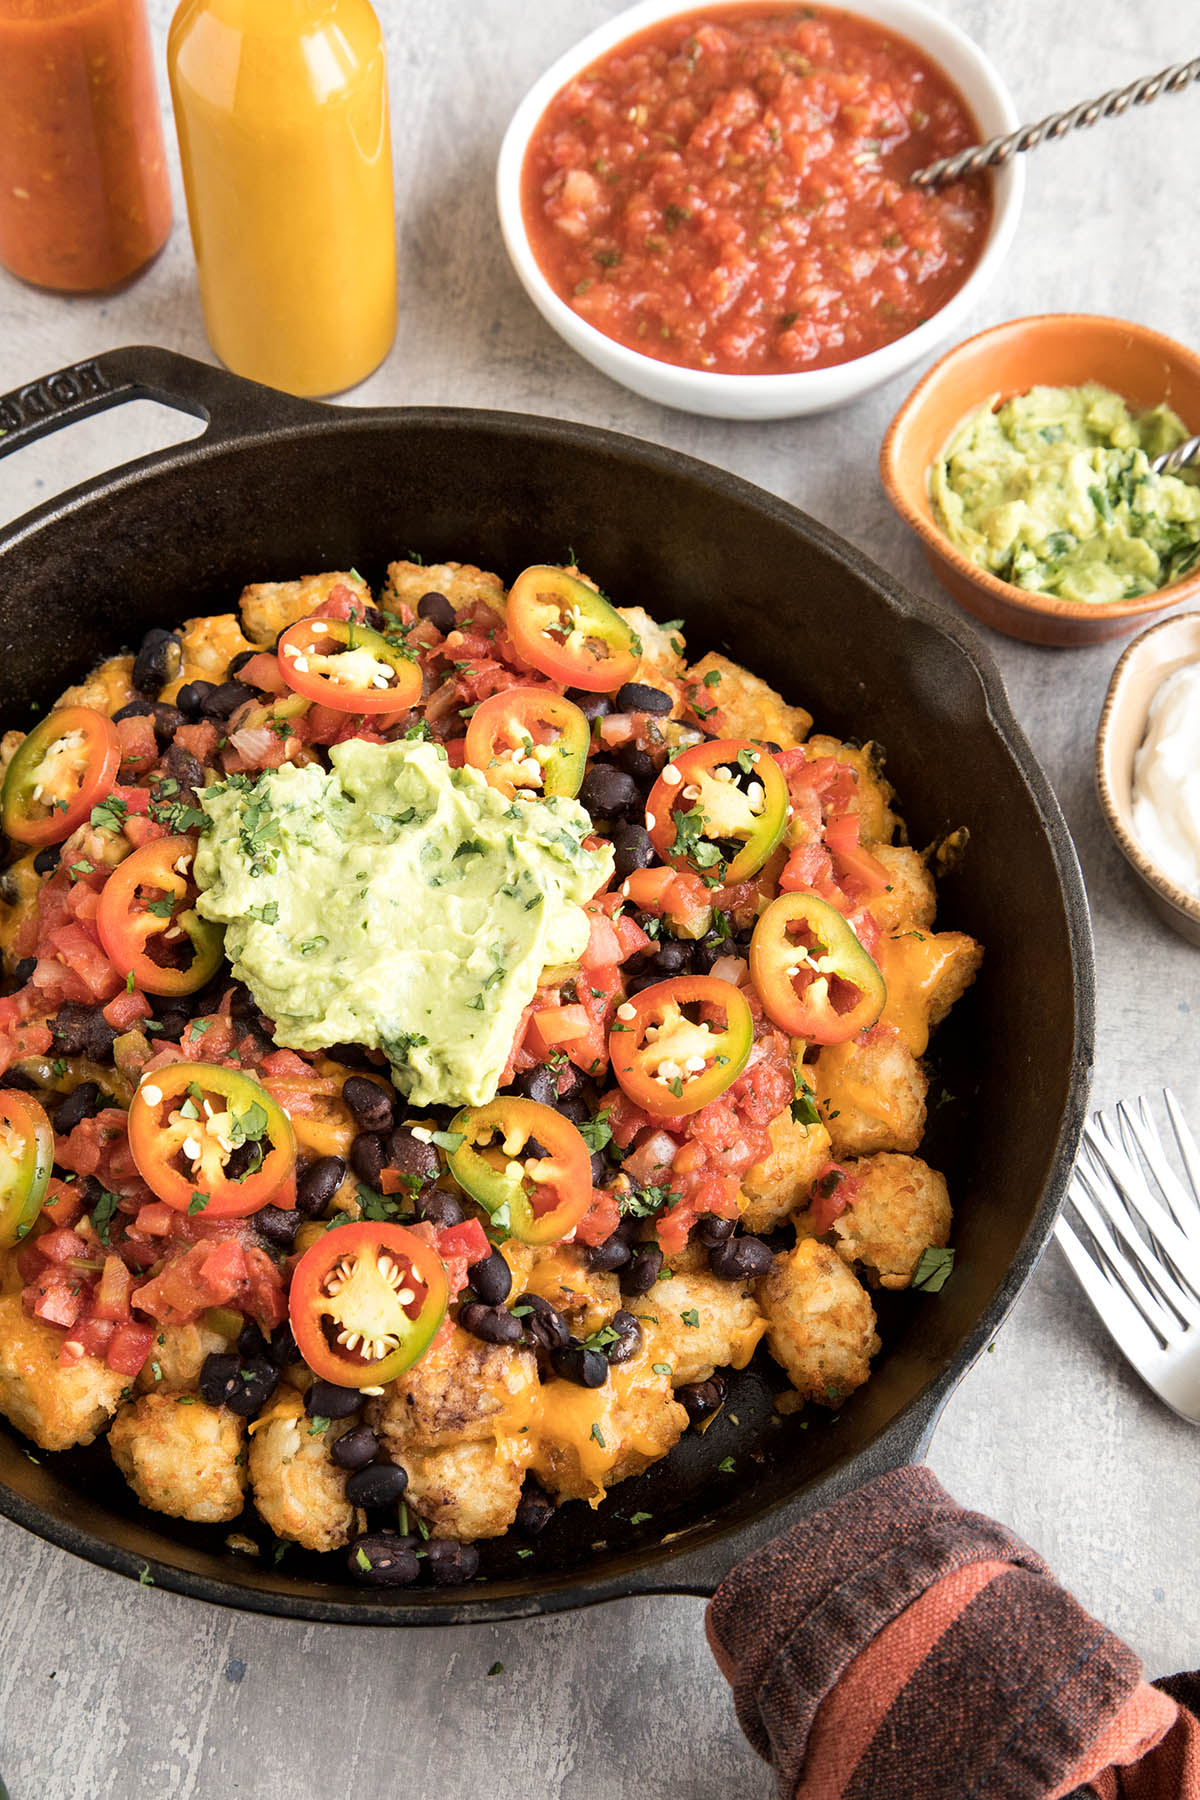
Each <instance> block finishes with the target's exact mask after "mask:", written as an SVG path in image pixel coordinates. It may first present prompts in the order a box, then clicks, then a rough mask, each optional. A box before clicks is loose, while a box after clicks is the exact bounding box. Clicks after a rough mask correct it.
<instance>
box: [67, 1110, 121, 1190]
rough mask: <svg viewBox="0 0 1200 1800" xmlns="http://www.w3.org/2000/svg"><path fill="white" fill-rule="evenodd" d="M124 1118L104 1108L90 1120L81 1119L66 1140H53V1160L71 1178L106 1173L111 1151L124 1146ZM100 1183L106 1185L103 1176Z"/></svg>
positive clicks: (104, 1176)
mask: <svg viewBox="0 0 1200 1800" xmlns="http://www.w3.org/2000/svg"><path fill="white" fill-rule="evenodd" d="M126 1142H127V1139H126V1115H125V1113H123V1112H122V1111H121V1109H120V1107H117V1106H106V1107H105V1108H104V1109H103V1111H102V1112H98V1113H96V1114H95V1115H94V1116H93V1117H92V1118H90V1119H81V1120H80V1122H79V1124H78V1125H76V1127H75V1129H74V1130H73V1131H72V1132H71V1133H70V1134H69V1135H68V1136H67V1137H56V1138H55V1140H54V1160H55V1162H56V1163H57V1164H58V1166H59V1168H60V1169H69V1170H70V1171H71V1173H72V1174H73V1175H95V1174H96V1173H97V1171H102V1170H105V1169H106V1165H107V1163H108V1162H109V1161H110V1160H111V1157H112V1153H113V1149H114V1147H116V1146H122V1145H125V1144H126ZM101 1179H102V1180H105V1181H106V1185H111V1184H109V1183H108V1182H107V1176H106V1173H102V1175H101Z"/></svg>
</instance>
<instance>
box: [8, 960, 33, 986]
mask: <svg viewBox="0 0 1200 1800" xmlns="http://www.w3.org/2000/svg"><path fill="white" fill-rule="evenodd" d="M36 968H37V957H36V956H23V957H22V958H21V960H20V962H18V963H16V964H14V966H13V980H14V981H15V982H16V983H17V986H18V987H24V986H25V983H26V982H27V981H28V980H29V979H30V977H31V976H32V974H33V971H34V970H35V969H36Z"/></svg>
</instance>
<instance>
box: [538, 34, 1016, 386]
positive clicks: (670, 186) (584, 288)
mask: <svg viewBox="0 0 1200 1800" xmlns="http://www.w3.org/2000/svg"><path fill="white" fill-rule="evenodd" d="M978 135H979V134H978V128H977V127H976V124H975V121H974V119H973V118H972V116H971V113H970V111H969V109H968V107H967V105H966V103H965V102H964V100H963V99H962V96H961V95H960V94H959V93H958V92H957V91H956V89H955V88H954V87H953V86H952V85H951V83H950V82H949V81H948V80H947V79H946V77H945V76H944V75H943V74H942V73H941V71H940V70H939V69H938V68H937V67H936V65H935V64H934V63H932V62H931V61H930V60H929V58H928V57H926V56H925V55H923V54H922V52H921V51H920V50H918V49H917V48H916V47H915V46H914V45H912V44H910V43H908V42H907V41H906V40H905V39H904V38H900V37H897V36H895V35H894V34H893V33H891V32H888V31H886V30H884V29H883V28H882V27H880V26H878V25H876V24H873V23H871V22H870V21H868V20H866V19H860V18H856V17H855V16H853V15H852V14H850V13H844V12H835V11H832V10H827V9H825V8H818V7H812V6H785V7H779V6H762V7H753V6H752V7H747V6H717V7H714V8H712V9H711V10H709V11H706V12H694V13H687V14H684V15H682V16H680V17H679V18H675V19H669V20H666V21H665V22H664V23H662V24H659V25H655V26H652V27H651V28H650V29H649V30H647V31H644V32H641V33H639V35H638V36H636V37H633V38H630V39H629V40H628V41H627V42H626V43H624V44H621V45H619V46H618V47H617V49H615V50H613V51H610V52H609V53H608V55H606V56H604V57H601V59H600V60H599V61H598V62H596V63H593V64H592V66H591V67H590V68H588V69H586V70H585V71H584V72H583V73H582V74H581V75H578V76H576V77H575V79H574V80H572V81H570V82H568V84H567V85H566V87H564V88H563V89H562V90H561V91H560V92H559V93H558V94H557V95H556V96H555V98H554V99H553V100H552V101H551V103H550V105H549V106H548V107H547V109H546V111H545V113H544V114H543V116H542V118H541V120H540V121H539V123H538V126H537V129H536V131H535V132H534V134H533V137H532V139H531V140H530V144H529V149H528V151H527V152H526V157H525V166H524V170H523V206H524V215H525V225H526V229H527V231H528V233H529V238H530V242H531V244H532V247H533V251H534V254H535V256H536V258H537V261H538V263H539V265H540V267H541V270H542V273H543V274H544V275H545V276H546V278H547V280H549V282H550V283H551V285H552V286H553V287H554V289H555V291H556V292H557V293H558V294H559V295H561V297H562V298H563V299H564V300H565V301H566V302H567V303H568V305H570V306H571V307H573V308H574V310H575V311H576V312H577V313H578V314H579V316H580V317H581V318H583V319H586V320H587V322H588V323H589V324H591V325H594V326H595V327H596V329H597V330H598V331H602V332H603V333H604V334H605V336H607V337H610V338H615V339H616V340H617V342H618V343H622V344H626V345H628V346H629V348H630V349H634V350H640V351H642V352H643V353H644V354H645V355H648V356H654V357H657V358H658V359H659V360H660V361H663V362H673V363H680V364H683V365H684V366H685V367H687V368H693V369H707V370H710V371H712V372H714V373H718V374H727V375H744V374H758V375H770V374H789V373H793V372H795V371H797V370H803V369H817V368H823V367H826V366H828V365H830V364H833V363H843V362H850V361H852V360H853V359H854V358H855V357H859V356H863V355H865V354H866V353H867V352H868V351H870V350H877V349H879V348H880V347H881V346H882V345H884V344H890V343H891V342H892V341H893V340H894V339H896V338H899V337H903V336H904V335H905V333H907V332H909V331H912V330H913V329H914V327H915V326H917V325H919V324H921V323H922V321H923V320H925V319H927V318H929V317H930V316H931V314H933V313H935V312H937V310H938V309H939V308H940V307H942V306H944V305H945V303H946V301H947V300H948V299H949V298H950V296H951V295H952V294H953V293H954V292H955V291H956V290H957V289H958V288H959V287H961V286H962V284H963V282H964V281H965V280H966V278H967V276H968V275H969V274H970V272H971V270H972V268H973V267H974V266H975V263H976V262H977V261H978V259H979V255H980V252H981V250H982V248H983V243H984V239H985V237H986V235H987V231H988V226H989V223H990V220H991V198H990V188H989V186H988V182H987V179H986V178H984V177H975V178H973V179H971V180H969V181H963V182H959V183H956V184H955V185H953V186H951V187H947V188H943V189H941V190H940V191H939V192H936V193H924V192H922V191H920V190H918V189H916V188H913V187H911V186H909V185H908V178H909V176H910V175H911V174H912V173H913V172H914V170H916V169H919V168H921V167H922V166H923V165H924V164H926V163H929V162H932V161H933V160H934V159H935V158H936V157H939V156H945V155H948V154H950V153H951V152H953V151H955V150H959V149H961V148H963V146H964V145H966V144H969V143H973V142H977V141H978Z"/></svg>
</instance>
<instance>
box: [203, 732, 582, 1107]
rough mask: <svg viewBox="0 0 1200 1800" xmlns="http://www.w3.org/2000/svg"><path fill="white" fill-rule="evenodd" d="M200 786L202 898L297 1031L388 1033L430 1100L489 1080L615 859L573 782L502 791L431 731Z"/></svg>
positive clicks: (278, 1032) (234, 956) (464, 1094)
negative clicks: (594, 835) (556, 787)
mask: <svg viewBox="0 0 1200 1800" xmlns="http://www.w3.org/2000/svg"><path fill="white" fill-rule="evenodd" d="M329 758H330V762H331V763H332V765H333V766H332V769H331V770H330V771H329V772H328V773H327V772H326V771H325V770H324V769H322V768H320V767H318V766H317V765H316V764H309V765H306V766H304V767H297V766H295V765H293V764H290V763H285V764H284V766H283V767H282V768H281V769H272V770H269V771H267V772H266V773H264V774H262V775H260V776H258V777H257V778H254V777H240V778H239V777H236V776H234V777H230V778H229V779H228V780H226V781H224V782H221V783H219V784H218V785H217V786H215V787H211V788H208V789H207V790H206V791H205V792H204V794H203V795H202V796H201V805H202V806H203V808H204V811H205V812H206V813H207V815H208V818H209V820H210V825H209V829H208V830H207V831H206V832H205V834H204V835H203V836H202V837H201V839H200V845H199V849H198V850H197V853H196V860H195V876H196V881H197V884H198V886H199V888H200V890H201V892H200V898H199V900H198V901H197V910H198V911H199V912H200V913H201V914H202V915H203V916H204V917H205V918H206V919H212V920H214V921H215V922H216V923H218V924H221V925H224V926H225V927H226V935H225V951H226V955H227V956H228V958H229V960H230V962H231V963H232V965H233V972H234V974H235V975H236V976H237V978H238V979H239V980H240V981H243V982H245V984H246V986H247V987H248V988H249V989H250V992H251V993H252V994H253V996H254V998H255V1000H256V1001H257V1003H258V1005H259V1007H260V1008H261V1009H262V1011H263V1012H264V1013H266V1014H267V1015H268V1016H269V1017H270V1018H271V1019H273V1020H274V1022H275V1037H276V1040H277V1041H278V1042H279V1043H280V1044H284V1045H287V1046H288V1047H289V1048H291V1049H294V1050H322V1049H324V1048H326V1047H327V1046H328V1045H330V1044H335V1043H361V1044H366V1045H368V1046H370V1047H372V1048H377V1049H380V1050H382V1051H383V1052H384V1053H385V1054H386V1056H387V1058H388V1061H389V1062H390V1063H391V1065H392V1073H393V1077H394V1079H395V1082H396V1085H397V1087H398V1088H399V1089H400V1091H401V1092H402V1093H404V1094H405V1095H407V1097H408V1098H409V1099H410V1100H411V1101H412V1102H414V1103H415V1104H418V1105H436V1104H439V1103H442V1104H447V1105H459V1104H463V1105H468V1104H469V1105H481V1104H483V1103H484V1102H486V1101H488V1100H490V1099H492V1098H493V1096H494V1095H495V1092H496V1087H497V1084H498V1082H499V1078H500V1075H501V1073H502V1071H503V1069H504V1065H505V1063H506V1062H507V1060H508V1055H509V1052H510V1050H511V1048H512V1041H513V1035H514V1033H515V1031H516V1029H517V1026H518V1024H519V1022H520V1018H521V1013H522V1011H523V1009H524V1008H525V1006H526V1005H527V1004H528V1003H529V1001H530V1000H531V999H532V998H533V995H534V992H535V990H536V988H537V984H538V980H539V977H540V976H541V973H542V970H543V968H545V967H546V966H547V965H550V964H561V963H570V962H574V961H577V960H578V958H579V956H580V955H581V954H582V952H583V949H584V946H585V945H586V943H587V940H588V919H587V914H586V913H585V912H584V911H583V907H582V903H583V902H584V901H585V900H587V899H589V898H590V896H591V895H592V894H593V893H594V892H595V891H596V889H597V888H598V887H600V886H601V885H602V884H603V883H604V882H605V881H606V880H607V879H608V877H609V876H610V875H611V873H612V851H611V849H610V847H609V846H608V845H607V844H605V845H602V846H601V847H600V848H598V849H587V848H585V847H584V843H583V840H584V838H585V837H586V836H587V835H588V834H589V833H590V832H591V829H592V825H591V820H590V819H589V817H588V815H587V813H586V812H585V811H584V809H583V807H581V806H580V805H579V804H578V803H577V802H576V801H574V800H566V799H551V800H539V799H532V800H513V801H510V800H507V799H505V797H504V796H503V795H502V794H499V793H498V792H497V791H496V790H495V789H494V788H491V787H489V786H488V784H487V782H486V781H485V780H484V777H483V776H482V775H481V774H480V773H479V772H478V771H477V770H475V769H470V768H464V769H452V768H451V767H450V765H449V763H448V761H447V759H446V753H445V751H444V750H443V749H441V747H440V746H439V745H436V744H430V743H421V742H414V743H398V744H371V743H366V742H364V741H362V740H361V739H351V740H350V741H349V742H348V743H344V744H338V745H335V746H334V748H333V749H332V750H331V751H330V753H329Z"/></svg>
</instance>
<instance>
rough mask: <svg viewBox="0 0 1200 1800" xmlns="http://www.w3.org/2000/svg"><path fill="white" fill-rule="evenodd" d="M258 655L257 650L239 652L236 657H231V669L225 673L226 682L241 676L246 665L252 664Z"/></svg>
mask: <svg viewBox="0 0 1200 1800" xmlns="http://www.w3.org/2000/svg"><path fill="white" fill-rule="evenodd" d="M257 655H258V651H257V650H239V651H238V653H237V655H236V656H233V657H230V659H229V667H228V668H227V669H226V671H225V679H226V681H232V680H233V678H234V676H235V675H240V674H241V672H242V670H243V669H244V668H245V666H246V664H247V663H248V662H252V661H253V660H254V658H255V657H256V656H257Z"/></svg>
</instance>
